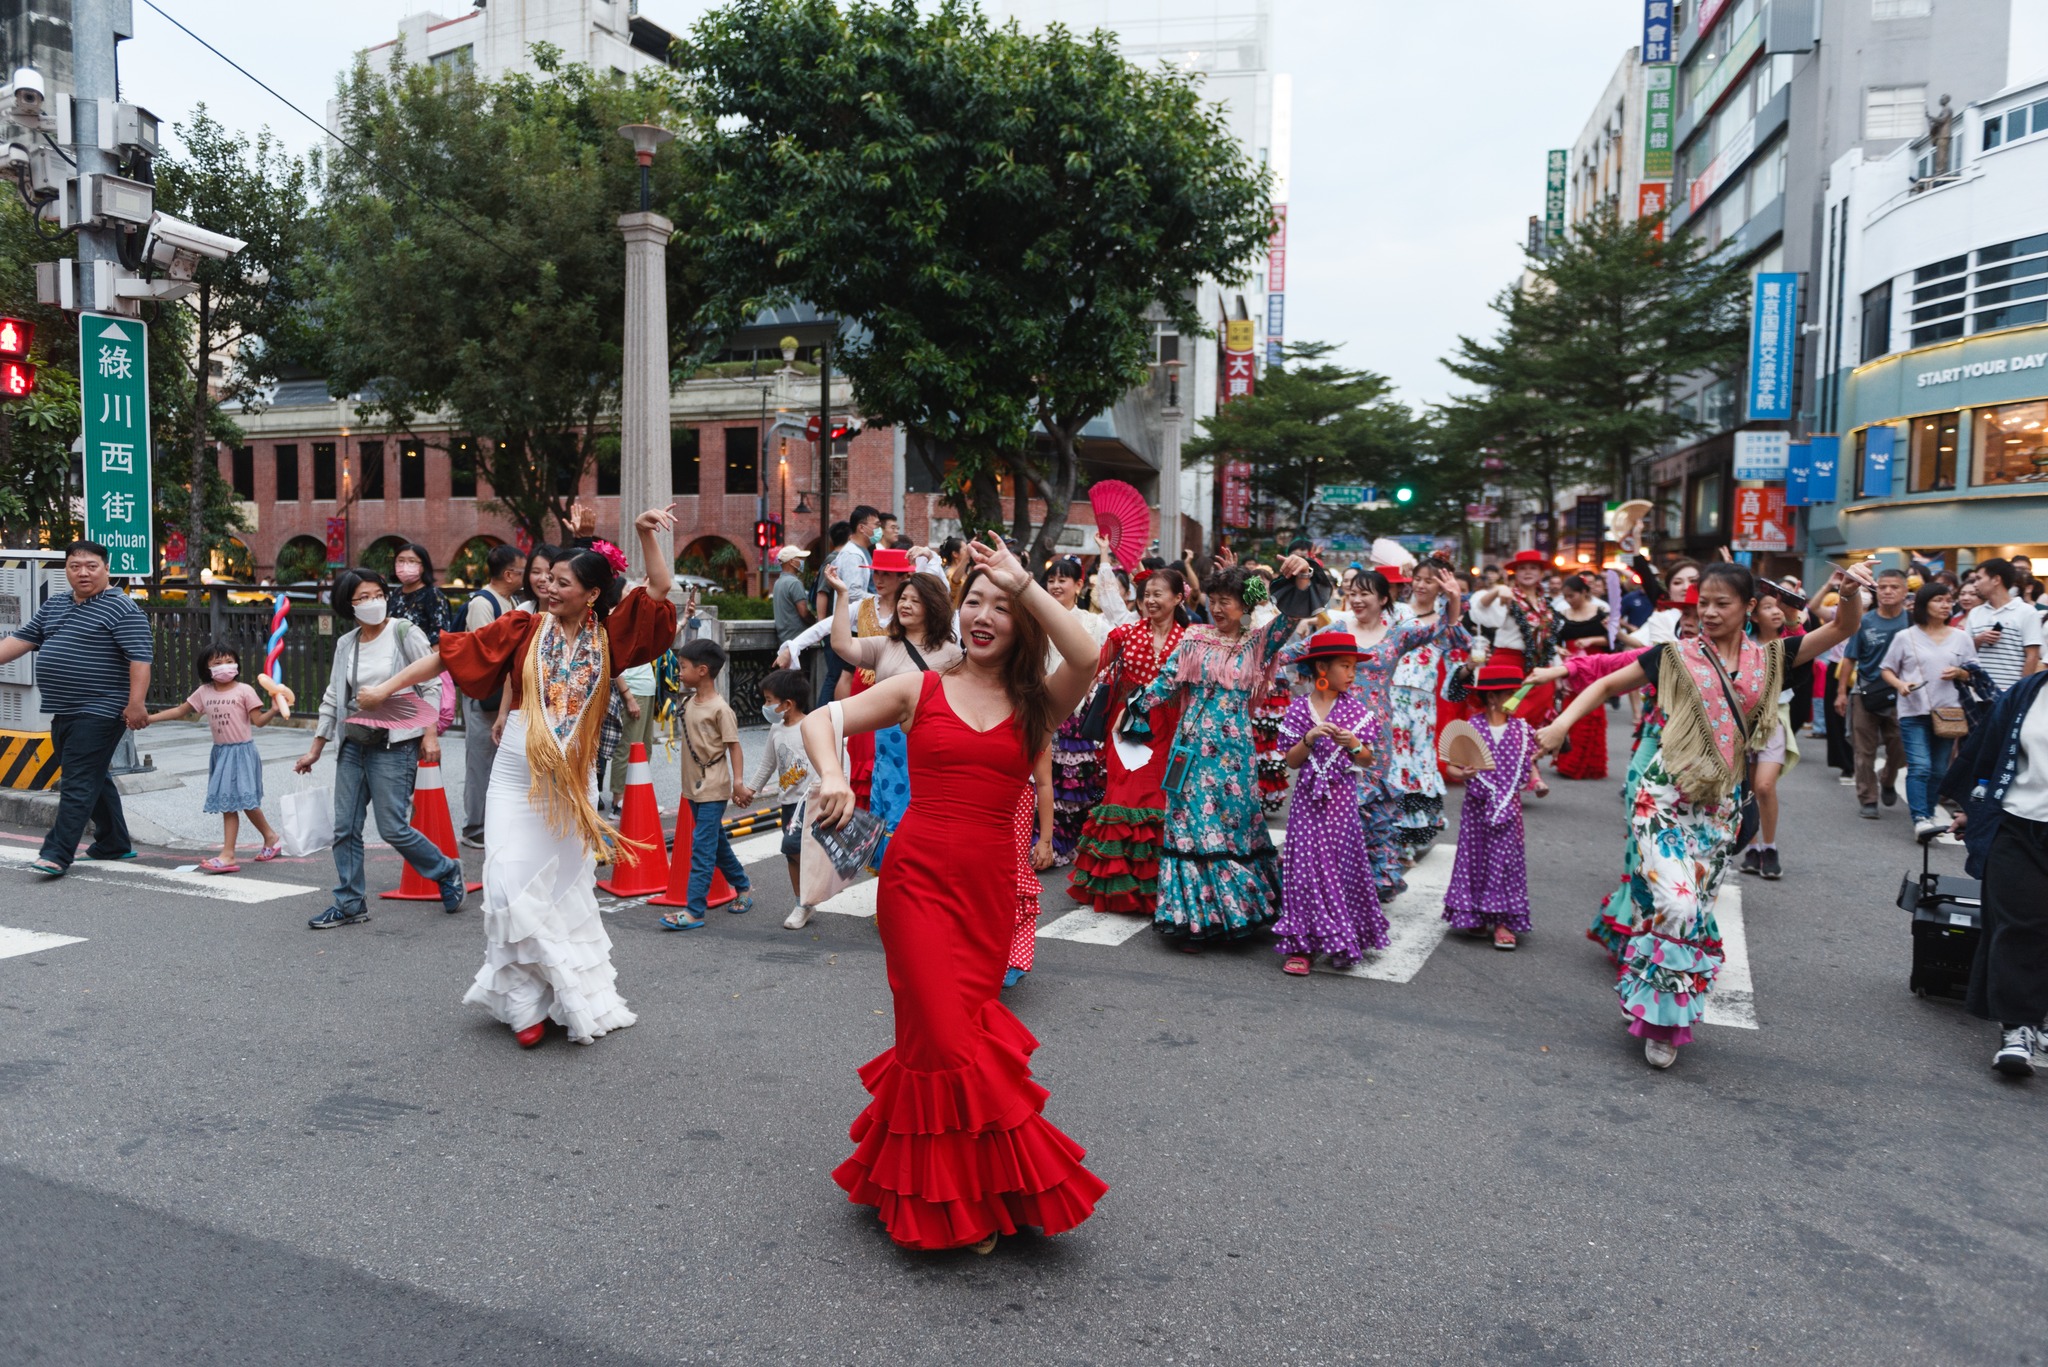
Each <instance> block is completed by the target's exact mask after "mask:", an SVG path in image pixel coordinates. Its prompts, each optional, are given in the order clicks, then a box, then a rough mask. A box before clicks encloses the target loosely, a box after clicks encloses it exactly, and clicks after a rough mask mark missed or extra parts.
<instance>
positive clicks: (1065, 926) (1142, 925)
mask: <svg viewBox="0 0 2048 1367" xmlns="http://www.w3.org/2000/svg"><path fill="white" fill-rule="evenodd" d="M1151 924H1152V918H1151V917H1149V916H1134V915H1131V914H1129V913H1127V912H1115V911H1097V910H1095V908H1093V907H1082V908H1080V909H1079V910H1078V911H1070V912H1068V913H1067V914H1066V915H1064V916H1062V917H1060V918H1059V919H1058V920H1056V921H1054V922H1053V923H1052V924H1050V925H1043V926H1040V927H1039V928H1038V938H1039V939H1041V940H1072V941H1073V942H1074V943H1075V944H1077V945H1109V946H1115V945H1120V944H1122V943H1123V942H1124V941H1126V940H1128V939H1130V938H1131V937H1132V936H1134V935H1136V934H1137V933H1138V932H1139V931H1141V930H1144V929H1146V928H1147V927H1149V926H1150V925H1151Z"/></svg>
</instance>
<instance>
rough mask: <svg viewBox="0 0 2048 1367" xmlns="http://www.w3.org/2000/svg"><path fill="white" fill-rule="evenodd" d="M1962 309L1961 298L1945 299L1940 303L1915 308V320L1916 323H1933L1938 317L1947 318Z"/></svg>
mask: <svg viewBox="0 0 2048 1367" xmlns="http://www.w3.org/2000/svg"><path fill="white" fill-rule="evenodd" d="M1962 311H1963V301H1962V300H1961V299H1944V300H1942V301H1941V302H1940V303H1938V304H1929V305H1927V306H1926V307H1925V308H1917V309H1914V310H1913V321H1914V322H1915V323H1931V322H1933V321H1934V320H1935V319H1937V318H1947V317H1949V316H1951V315H1953V314H1957V313H1961V312H1962Z"/></svg>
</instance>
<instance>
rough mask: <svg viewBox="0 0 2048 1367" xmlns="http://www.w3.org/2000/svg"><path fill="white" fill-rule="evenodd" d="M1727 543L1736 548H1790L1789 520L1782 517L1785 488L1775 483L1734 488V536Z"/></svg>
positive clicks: (1756, 549) (1752, 549)
mask: <svg viewBox="0 0 2048 1367" xmlns="http://www.w3.org/2000/svg"><path fill="white" fill-rule="evenodd" d="M1728 544H1729V546H1730V547H1732V548H1733V549H1735V550H1738V551H1789V550H1791V549H1792V520H1791V519H1790V518H1788V517H1786V516H1785V490H1784V489H1783V488H1782V487H1780V486H1778V485H1771V486H1768V487H1766V488H1762V489H1737V490H1736V491H1735V535H1734V537H1733V538H1731V539H1730V541H1729V543H1728Z"/></svg>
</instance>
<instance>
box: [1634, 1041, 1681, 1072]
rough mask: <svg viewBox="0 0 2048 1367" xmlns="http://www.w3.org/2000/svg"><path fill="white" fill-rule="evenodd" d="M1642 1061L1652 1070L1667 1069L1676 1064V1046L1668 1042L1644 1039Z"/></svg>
mask: <svg viewBox="0 0 2048 1367" xmlns="http://www.w3.org/2000/svg"><path fill="white" fill-rule="evenodd" d="M1643 1061H1644V1062H1645V1063H1647V1064H1649V1065H1650V1066H1651V1067H1652V1068H1669V1067H1670V1066H1671V1065H1672V1064H1674V1063H1676V1062H1678V1046H1677V1045H1675V1044H1673V1043H1671V1042H1670V1041H1669V1040H1661V1039H1646V1040H1644V1041H1643Z"/></svg>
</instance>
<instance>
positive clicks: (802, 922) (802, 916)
mask: <svg viewBox="0 0 2048 1367" xmlns="http://www.w3.org/2000/svg"><path fill="white" fill-rule="evenodd" d="M810 923H811V909H810V908H809V907H808V906H806V905H804V904H803V903H802V902H798V903H797V904H796V905H795V906H793V907H791V908H790V909H789V915H787V916H785V917H783V918H782V928H783V929H784V930H802V929H803V928H804V927H805V926H807V925H809V924H810Z"/></svg>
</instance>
